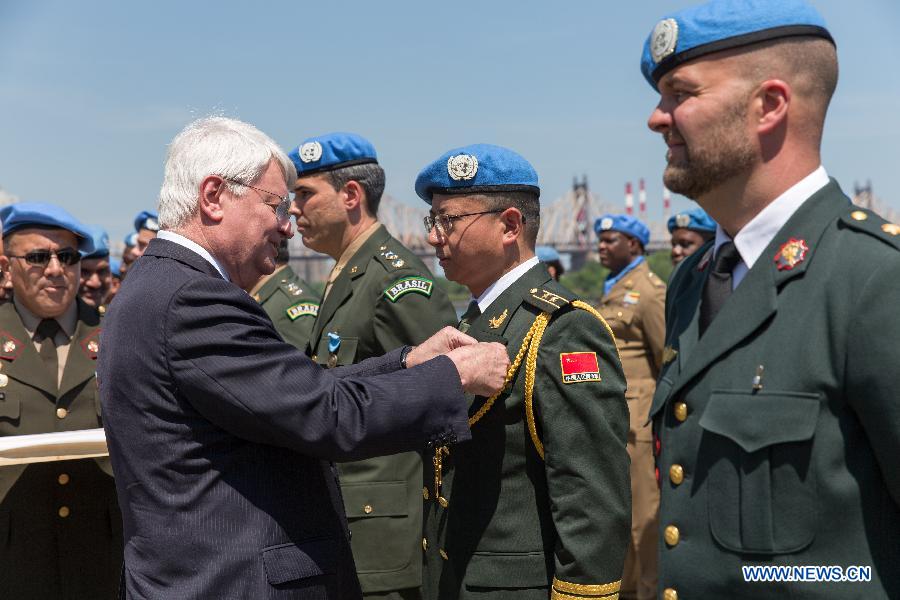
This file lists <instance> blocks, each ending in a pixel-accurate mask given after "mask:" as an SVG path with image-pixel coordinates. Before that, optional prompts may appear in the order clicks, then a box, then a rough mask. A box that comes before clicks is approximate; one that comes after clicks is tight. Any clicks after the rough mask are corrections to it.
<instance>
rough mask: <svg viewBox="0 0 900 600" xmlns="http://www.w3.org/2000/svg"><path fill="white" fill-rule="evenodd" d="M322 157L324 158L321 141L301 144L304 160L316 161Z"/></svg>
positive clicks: (301, 157)
mask: <svg viewBox="0 0 900 600" xmlns="http://www.w3.org/2000/svg"><path fill="white" fill-rule="evenodd" d="M320 158H322V144H320V143H319V142H306V143H305V144H303V145H302V146H300V160H302V161H303V162H305V163H311V162H316V161H317V160H319V159H320Z"/></svg>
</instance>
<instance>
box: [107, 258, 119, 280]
mask: <svg viewBox="0 0 900 600" xmlns="http://www.w3.org/2000/svg"><path fill="white" fill-rule="evenodd" d="M109 272H110V273H112V276H113V277H117V278H118V279H122V261H121V260H119V259H118V258H110V259H109Z"/></svg>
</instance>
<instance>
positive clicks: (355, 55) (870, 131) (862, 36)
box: [0, 0, 900, 239]
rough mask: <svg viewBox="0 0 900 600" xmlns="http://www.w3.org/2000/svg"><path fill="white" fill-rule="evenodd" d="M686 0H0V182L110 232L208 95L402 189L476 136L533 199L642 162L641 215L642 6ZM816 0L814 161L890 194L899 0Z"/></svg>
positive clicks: (649, 158)
mask: <svg viewBox="0 0 900 600" xmlns="http://www.w3.org/2000/svg"><path fill="white" fill-rule="evenodd" d="M686 4H687V3H686V2H683V1H681V2H676V1H669V0H646V1H640V2H631V3H625V2H601V1H597V0H595V1H590V2H589V1H587V0H585V1H572V2H565V3H563V2H558V3H550V2H532V1H529V0H523V1H516V2H513V1H512V0H509V1H507V0H503V1H496V2H469V1H466V0H461V1H456V2H442V3H436V2H430V3H425V2H406V1H397V2H378V3H375V2H361V1H360V2H338V1H332V2H318V3H312V2H298V1H296V0H295V1H294V2H276V1H270V2H260V3H258V4H254V5H253V6H252V7H251V5H250V4H249V3H245V2H230V1H221V2H200V1H196V2H174V1H169V0H162V1H157V2H145V3H141V4H137V3H128V2H112V1H109V2H90V1H88V2H64V1H59V0H57V1H44V2H34V1H28V2H26V1H18V0H2V1H0V186H2V187H3V188H4V189H5V190H6V191H8V192H10V193H12V194H14V195H16V196H18V197H19V198H20V199H22V200H41V201H48V202H54V203H57V204H60V205H62V206H64V207H65V208H67V209H68V210H70V211H71V212H73V213H74V214H75V215H76V216H78V217H79V218H81V219H82V220H84V221H85V222H88V223H99V224H101V225H103V226H105V227H106V228H107V229H108V230H109V231H110V234H111V236H112V237H113V238H114V239H121V237H122V236H123V235H124V234H125V233H126V232H127V231H128V230H130V229H131V221H132V219H133V217H134V215H135V214H136V213H137V212H138V211H140V210H142V209H144V208H150V207H153V206H154V205H155V202H156V196H157V193H158V190H159V185H160V182H161V178H162V165H163V160H164V157H165V151H166V144H167V143H168V142H169V141H170V140H171V139H172V137H173V136H174V135H175V134H176V133H177V132H178V131H179V130H180V129H181V128H182V127H183V126H184V125H185V124H186V123H187V122H189V121H190V120H192V119H194V118H196V117H200V116H205V115H207V114H211V113H216V114H225V115H228V116H234V117H238V118H241V119H244V120H246V121H249V122H251V123H254V124H255V125H257V126H258V127H259V128H260V129H262V130H263V131H265V132H266V133H268V134H269V135H271V136H272V137H273V138H275V140H277V141H278V142H279V143H280V144H282V145H283V146H284V147H285V148H286V149H289V148H290V147H293V146H295V145H297V143H299V142H300V141H301V140H302V139H303V138H305V137H307V136H309V135H315V134H319V133H325V132H328V131H334V130H348V131H356V132H359V133H361V134H363V135H365V136H366V137H368V138H369V139H371V140H372V141H373V142H374V144H375V146H376V148H377V149H378V152H379V157H380V161H381V163H382V165H383V166H384V167H385V170H386V171H387V176H388V184H387V192H388V193H389V194H391V195H392V196H394V197H395V198H398V199H400V200H403V201H406V202H410V203H415V202H418V199H417V198H416V196H415V194H414V192H413V189H412V188H413V181H414V179H415V176H416V174H417V173H418V171H419V169H421V168H422V167H423V166H424V165H425V164H427V163H428V162H430V161H431V160H432V159H434V158H435V157H437V156H438V155H440V154H441V153H442V152H444V151H445V150H447V149H449V148H452V147H455V146H460V145H464V144H468V143H474V142H489V143H495V144H501V145H506V146H509V147H511V148H514V149H515V150H517V151H519V152H520V153H522V154H523V155H524V156H525V157H527V158H528V159H529V160H530V161H531V162H532V163H533V164H534V165H535V167H536V168H537V170H538V173H539V175H540V178H541V187H542V190H543V198H544V199H545V200H547V201H550V200H553V199H555V198H557V197H559V196H561V195H562V194H564V193H565V192H566V191H567V190H568V188H569V187H570V186H571V182H572V178H573V176H576V175H577V176H579V177H580V176H581V175H584V174H586V175H587V176H588V180H589V183H590V186H591V188H592V190H593V192H594V193H595V194H596V195H598V196H600V197H601V198H603V199H605V200H608V201H612V202H615V203H619V202H621V197H622V193H623V186H624V182H625V181H628V180H632V181H635V182H636V181H637V180H638V178H640V177H644V178H645V179H646V180H647V192H648V198H649V204H650V218H651V219H654V218H655V219H658V218H659V217H660V215H661V201H660V200H659V199H660V197H661V193H662V185H661V182H660V174H661V171H662V168H663V164H664V153H665V148H664V146H663V144H662V142H661V140H660V139H659V136H657V135H655V134H653V133H651V132H650V131H649V130H647V129H646V125H645V123H646V119H647V116H648V114H649V112H650V110H651V108H652V107H653V106H654V104H655V102H656V95H655V93H654V92H653V90H652V89H651V88H650V87H649V86H648V85H647V84H646V82H645V81H644V80H643V78H642V76H641V75H640V72H639V68H638V63H639V58H640V51H641V47H642V44H643V41H644V38H645V36H646V35H647V33H648V32H649V31H650V29H651V28H652V27H653V25H654V24H655V23H656V21H657V20H658V19H659V17H660V16H662V14H664V13H665V12H667V11H670V10H673V9H675V8H679V7H682V6H685V5H686ZM814 4H815V5H816V6H817V7H818V8H819V10H820V11H821V12H822V14H823V15H824V17H825V19H826V21H827V22H828V24H829V27H830V29H831V31H832V33H833V35H834V37H835V38H836V40H837V43H838V53H839V57H840V60H841V81H840V84H839V86H838V92H837V95H836V97H835V99H834V102H833V104H832V108H831V111H830V114H829V118H828V123H827V126H826V135H825V141H824V147H823V156H824V163H825V166H826V168H827V169H828V170H829V172H830V174H831V175H832V176H834V177H836V178H837V179H838V180H839V181H840V182H841V183H842V185H843V186H844V189H845V191H849V190H851V189H852V187H853V183H854V180H858V181H861V182H862V181H865V180H867V179H871V180H872V183H873V186H874V188H875V192H876V195H878V196H879V197H881V198H882V199H883V200H885V201H886V202H888V203H889V205H890V206H892V207H893V208H895V209H900V186H898V182H897V171H898V167H900V151H898V149H897V148H898V144H897V140H898V138H900V110H898V107H900V75H898V72H900V69H898V68H897V65H896V61H897V60H898V57H900V35H898V31H900V3H897V2H893V1H891V0H858V1H856V2H846V1H838V0H819V1H817V2H814ZM689 205H690V202H689V201H688V200H685V199H683V198H678V197H676V198H675V202H674V206H675V208H676V209H677V208H680V207H687V206H689Z"/></svg>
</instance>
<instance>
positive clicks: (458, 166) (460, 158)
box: [447, 154, 478, 181]
mask: <svg viewBox="0 0 900 600" xmlns="http://www.w3.org/2000/svg"><path fill="white" fill-rule="evenodd" d="M477 172H478V159H477V158H475V157H474V156H472V155H471V154H457V155H456V156H451V157H450V158H449V159H447V173H449V174H450V178H451V179H453V181H462V180H465V181H468V180H469V179H472V178H473V177H475V173H477Z"/></svg>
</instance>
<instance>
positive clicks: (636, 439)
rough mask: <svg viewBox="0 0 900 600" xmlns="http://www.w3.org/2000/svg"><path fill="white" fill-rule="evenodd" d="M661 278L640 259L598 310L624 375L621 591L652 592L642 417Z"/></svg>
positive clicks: (650, 492) (651, 502) (660, 323)
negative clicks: (627, 510) (627, 515)
mask: <svg viewBox="0 0 900 600" xmlns="http://www.w3.org/2000/svg"><path fill="white" fill-rule="evenodd" d="M665 301H666V284H664V283H663V282H662V281H661V280H660V278H659V277H657V276H656V274H655V273H654V272H653V271H651V270H650V267H649V266H648V265H647V261H646V260H642V261H641V262H640V263H638V265H637V266H636V267H634V268H633V269H632V270H631V271H629V272H628V273H627V274H626V275H625V276H624V277H623V278H622V279H620V280H619V281H617V282H616V283H615V284H613V286H612V288H610V290H609V293H608V294H606V295H604V296H603V299H602V300H601V301H600V314H602V315H603V318H604V319H606V321H607V323H609V326H610V327H611V328H612V331H613V334H615V336H616V344H617V345H618V348H619V356H620V357H621V359H622V369H624V371H625V378H626V379H627V380H628V391H627V392H626V393H625V399H626V400H628V411H629V413H630V415H631V423H630V426H629V429H628V454H629V456H630V457H631V502H632V504H631V543H630V544H629V546H628V552H627V553H626V555H625V572H624V575H623V576H622V591H623V593H622V595H623V596H626V594H627V597H629V598H631V597H637V598H639V599H641V600H644V599H648V598H649V599H652V598H655V597H656V554H657V528H658V527H659V522H658V520H657V515H658V511H659V487H658V486H657V484H656V477H655V476H654V464H653V448H652V441H653V434H652V432H651V430H650V425H649V423H648V421H647V417H648V414H649V412H650V404H651V402H652V400H653V392H654V390H655V389H656V378H657V376H658V375H659V367H660V364H661V360H662V351H663V346H664V344H665V336H666V320H665Z"/></svg>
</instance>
